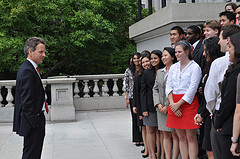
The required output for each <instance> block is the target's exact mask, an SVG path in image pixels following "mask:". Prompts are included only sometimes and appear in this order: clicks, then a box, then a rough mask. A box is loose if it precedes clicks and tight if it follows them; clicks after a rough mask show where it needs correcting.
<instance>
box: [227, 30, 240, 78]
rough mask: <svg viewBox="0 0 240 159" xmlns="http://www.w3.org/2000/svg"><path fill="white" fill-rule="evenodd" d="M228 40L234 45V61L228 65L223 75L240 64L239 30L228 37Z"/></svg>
mask: <svg viewBox="0 0 240 159" xmlns="http://www.w3.org/2000/svg"><path fill="white" fill-rule="evenodd" d="M230 42H231V43H232V44H233V46H234V62H233V63H232V64H231V65H230V66H229V67H228V70H227V71H226V73H225V77H227V76H228V75H229V74H230V72H231V71H232V70H233V69H234V68H235V67H237V66H240V32H239V33H235V34H233V35H232V36H231V37H230Z"/></svg>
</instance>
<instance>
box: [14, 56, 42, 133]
mask: <svg viewBox="0 0 240 159" xmlns="http://www.w3.org/2000/svg"><path fill="white" fill-rule="evenodd" d="M44 101H45V93H44V88H43V85H42V81H41V78H40V77H39V75H38V73H37V72H36V70H35V68H34V67H33V65H32V64H31V62H30V61H28V60H26V61H25V62H24V63H23V64H22V65H21V66H20V68H19V70H18V73H17V78H16V93H15V107H14V119H13V131H14V132H16V133H17V134H19V135H20V136H24V137H26V136H28V135H29V133H30V132H31V130H32V129H34V128H36V127H39V124H40V123H41V121H40V118H39V114H40V113H41V111H42V108H43V103H44Z"/></svg>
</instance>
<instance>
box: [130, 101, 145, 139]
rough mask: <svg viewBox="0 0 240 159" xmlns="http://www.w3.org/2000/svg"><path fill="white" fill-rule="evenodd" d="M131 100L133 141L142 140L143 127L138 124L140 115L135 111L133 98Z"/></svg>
mask: <svg viewBox="0 0 240 159" xmlns="http://www.w3.org/2000/svg"><path fill="white" fill-rule="evenodd" d="M129 102H130V109H131V115H132V141H133V142H142V141H143V140H142V133H141V129H140V127H139V126H138V117H137V114H134V113H133V105H132V102H133V99H129Z"/></svg>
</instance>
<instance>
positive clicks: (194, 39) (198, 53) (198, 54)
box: [185, 25, 206, 70]
mask: <svg viewBox="0 0 240 159" xmlns="http://www.w3.org/2000/svg"><path fill="white" fill-rule="evenodd" d="M185 38H186V40H187V41H188V42H189V43H190V44H191V47H192V56H193V60H194V61H195V62H196V63H197V64H198V65H199V66H200V67H201V69H202V70H203V69H204V66H205V61H206V60H205V57H204V56H203V51H204V45H203V43H202V40H200V39H201V30H200V28H199V27H198V26H196V25H192V26H189V27H188V28H187V30H186V33H185Z"/></svg>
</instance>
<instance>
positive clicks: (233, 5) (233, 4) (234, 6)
mask: <svg viewBox="0 0 240 159" xmlns="http://www.w3.org/2000/svg"><path fill="white" fill-rule="evenodd" d="M227 6H231V7H232V9H233V10H234V11H235V10H236V9H237V5H236V3H228V4H226V5H225V10H226V7H227Z"/></svg>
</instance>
